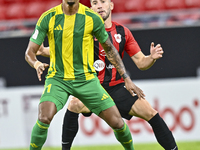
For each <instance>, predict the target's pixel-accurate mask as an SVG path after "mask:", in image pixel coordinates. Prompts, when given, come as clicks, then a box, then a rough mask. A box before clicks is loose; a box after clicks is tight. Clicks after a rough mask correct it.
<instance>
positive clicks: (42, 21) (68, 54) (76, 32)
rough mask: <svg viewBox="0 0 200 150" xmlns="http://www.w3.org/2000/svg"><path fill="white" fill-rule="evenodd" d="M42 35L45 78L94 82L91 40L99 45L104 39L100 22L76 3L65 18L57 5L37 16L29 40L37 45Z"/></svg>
mask: <svg viewBox="0 0 200 150" xmlns="http://www.w3.org/2000/svg"><path fill="white" fill-rule="evenodd" d="M46 35H47V36H48V42H49V47H50V67H49V70H48V75H47V78H51V77H59V78H63V79H64V80H75V79H84V80H90V79H92V78H94V74H95V69H94V67H93V63H94V40H93V36H95V37H96V38H97V39H98V40H99V42H100V43H104V42H105V41H106V40H107V38H108V34H107V32H106V30H105V28H104V22H103V20H102V18H101V17H100V16H99V15H98V14H97V13H95V12H94V11H93V10H91V9H89V8H88V7H86V6H84V5H82V4H81V3H79V9H78V12H77V13H76V14H74V15H71V16H68V15H65V14H64V13H63V11H62V4H60V5H58V6H56V7H54V8H52V9H50V10H48V11H46V12H45V13H43V14H42V15H41V17H40V18H39V20H38V22H37V25H36V28H35V31H34V33H33V35H32V36H31V38H30V40H31V41H32V42H34V43H36V44H38V45H41V44H42V42H43V41H44V39H45V37H46Z"/></svg>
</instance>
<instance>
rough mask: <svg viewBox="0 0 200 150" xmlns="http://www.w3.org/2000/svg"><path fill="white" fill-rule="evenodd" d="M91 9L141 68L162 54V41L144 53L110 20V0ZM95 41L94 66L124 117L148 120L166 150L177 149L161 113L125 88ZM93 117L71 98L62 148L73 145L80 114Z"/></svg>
mask: <svg viewBox="0 0 200 150" xmlns="http://www.w3.org/2000/svg"><path fill="white" fill-rule="evenodd" d="M90 2H91V6H92V9H93V10H94V11H96V12H97V13H98V14H99V15H101V17H102V18H103V20H104V21H105V28H106V31H107V32H108V35H109V37H110V39H111V41H112V43H113V45H114V46H115V47H116V49H117V50H118V52H119V54H120V56H121V58H123V56H124V51H126V52H127V53H128V54H129V56H130V57H131V59H132V60H133V62H134V63H135V64H136V66H137V67H138V68H139V69H141V70H147V69H149V68H150V67H151V66H152V65H153V64H154V63H155V61H156V60H157V59H159V58H161V57H162V54H163V49H162V47H161V45H160V44H158V45H156V46H155V47H154V43H151V46H150V55H148V56H145V55H144V54H143V53H142V51H141V49H140V47H139V46H138V44H137V42H136V41H135V39H134V37H133V36H132V34H131V32H130V30H129V29H128V28H126V27H124V26H123V25H121V24H119V23H116V22H113V21H111V11H112V10H113V8H114V4H113V2H111V1H110V0H90ZM94 42H95V62H94V67H95V69H96V71H97V75H98V78H99V80H100V83H101V84H102V86H103V87H104V88H105V89H106V91H107V92H108V93H109V94H110V96H111V97H112V98H113V100H114V102H115V104H116V106H117V108H118V109H119V112H120V114H121V116H122V117H123V118H125V119H127V120H130V119H131V118H132V116H136V117H139V118H142V119H144V120H146V121H147V122H148V123H149V124H150V125H151V127H152V129H153V131H154V134H155V136H156V139H157V141H158V143H159V144H160V145H161V146H162V147H163V148H164V149H166V150H172V149H173V150H177V149H178V147H177V145H176V142H175V140H174V137H173V135H172V133H171V131H170V130H169V128H168V127H167V125H166V123H165V122H164V120H163V119H162V118H161V117H160V116H159V113H158V112H157V111H156V110H155V109H153V108H152V107H151V105H150V104H149V102H148V101H147V100H145V99H138V96H134V97H133V96H132V95H131V94H130V93H129V92H128V91H127V90H126V89H125V88H124V81H123V79H122V78H121V77H120V75H119V73H118V72H117V70H116V69H115V68H114V67H113V65H112V64H111V63H110V62H109V60H108V59H107V57H106V55H105V52H104V49H103V47H102V46H101V45H100V43H99V42H98V41H97V40H96V39H94ZM48 53H49V50H48V48H43V47H41V49H40V52H39V53H38V54H40V55H43V56H48V55H49V54H48ZM79 113H82V114H83V115H84V116H90V115H91V113H90V110H89V109H88V108H87V107H85V106H84V104H83V103H82V102H81V101H80V100H79V99H77V98H75V97H72V99H71V101H70V103H69V105H68V110H67V112H66V114H65V117H64V122H63V135H62V149H63V150H69V149H70V148H71V145H72V142H73V140H74V137H75V135H76V133H77V131H78V116H79Z"/></svg>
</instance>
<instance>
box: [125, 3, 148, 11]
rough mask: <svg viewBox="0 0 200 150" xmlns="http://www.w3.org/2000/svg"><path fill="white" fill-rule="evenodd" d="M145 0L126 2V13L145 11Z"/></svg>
mask: <svg viewBox="0 0 200 150" xmlns="http://www.w3.org/2000/svg"><path fill="white" fill-rule="evenodd" d="M144 2H145V0H126V3H125V11H126V12H141V11H144Z"/></svg>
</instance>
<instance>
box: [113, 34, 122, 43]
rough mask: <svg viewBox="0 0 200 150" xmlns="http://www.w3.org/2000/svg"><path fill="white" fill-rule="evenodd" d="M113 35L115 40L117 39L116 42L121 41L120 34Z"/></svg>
mask: <svg viewBox="0 0 200 150" xmlns="http://www.w3.org/2000/svg"><path fill="white" fill-rule="evenodd" d="M114 37H115V40H116V41H117V43H121V41H122V36H121V34H115V35H114Z"/></svg>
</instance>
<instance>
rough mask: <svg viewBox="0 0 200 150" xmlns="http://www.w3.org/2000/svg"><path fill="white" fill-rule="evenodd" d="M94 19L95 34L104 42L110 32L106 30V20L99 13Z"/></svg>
mask: <svg viewBox="0 0 200 150" xmlns="http://www.w3.org/2000/svg"><path fill="white" fill-rule="evenodd" d="M93 19H94V27H93V33H94V36H95V37H96V38H97V39H98V41H99V42H100V43H104V42H105V41H106V40H107V39H108V33H107V32H106V30H105V27H104V21H103V20H102V18H101V17H100V16H99V15H96V16H95V17H94V18H93Z"/></svg>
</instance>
